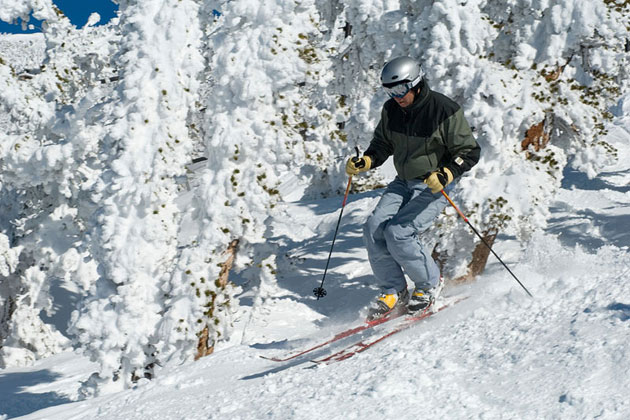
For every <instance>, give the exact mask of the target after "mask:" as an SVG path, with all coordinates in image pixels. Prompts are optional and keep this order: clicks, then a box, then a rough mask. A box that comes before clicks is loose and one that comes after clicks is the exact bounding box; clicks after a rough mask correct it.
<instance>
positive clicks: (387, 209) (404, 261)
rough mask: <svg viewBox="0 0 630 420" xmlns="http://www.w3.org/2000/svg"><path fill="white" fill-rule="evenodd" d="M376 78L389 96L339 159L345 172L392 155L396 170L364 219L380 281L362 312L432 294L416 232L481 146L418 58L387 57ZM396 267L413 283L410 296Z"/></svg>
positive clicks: (375, 312)
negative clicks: (363, 145) (363, 144)
mask: <svg viewBox="0 0 630 420" xmlns="http://www.w3.org/2000/svg"><path fill="white" fill-rule="evenodd" d="M381 83H382V85H383V87H384V88H385V91H386V92H387V94H388V95H389V96H390V98H391V99H389V100H388V101H387V102H385V104H384V105H383V109H382V111H381V120H380V122H379V123H378V125H377V127H376V129H375V131H374V135H373V138H372V141H371V142H370V146H369V147H368V149H367V150H366V151H365V153H364V155H363V157H361V158H360V159H356V158H354V159H352V158H350V159H348V161H347V164H346V172H347V173H348V175H356V174H358V173H360V172H364V171H367V170H369V169H373V168H376V167H378V166H380V165H382V164H383V163H384V162H385V160H387V158H388V157H389V156H390V155H393V159H394V166H395V168H396V172H397V176H396V178H395V179H394V180H393V181H392V182H391V183H390V184H389V185H388V186H387V189H386V190H385V192H384V193H383V196H382V197H381V199H380V201H379V202H378V204H377V205H376V208H375V209H374V211H373V213H372V214H371V216H370V217H369V218H368V220H367V222H366V223H365V226H364V232H363V233H364V234H363V237H364V241H365V245H366V248H367V252H368V258H369V261H370V265H371V267H372V272H373V273H374V277H376V279H377V280H378V282H380V285H381V287H382V289H383V291H382V293H381V294H380V295H379V296H378V298H377V299H376V302H375V303H374V304H373V305H371V307H370V308H369V311H368V320H375V319H379V318H382V317H384V316H387V315H389V314H392V313H402V312H404V311H405V310H408V311H409V312H412V313H413V312H418V311H421V310H425V309H428V308H429V307H430V306H431V305H432V304H433V302H435V299H436V297H437V296H438V294H439V293H440V290H441V287H442V279H441V275H440V270H439V268H438V266H437V264H436V262H435V261H434V260H433V258H432V257H431V253H430V251H429V250H428V249H426V248H425V247H424V246H423V245H422V243H421V242H420V238H419V235H420V234H422V232H424V231H425V230H426V229H428V228H429V227H430V226H431V224H432V223H433V221H434V220H435V219H436V218H437V216H438V215H439V214H440V212H441V211H442V210H443V209H444V207H445V206H446V205H447V201H446V199H445V197H444V196H443V195H442V194H440V192H441V191H442V189H444V188H446V191H449V190H450V189H451V188H452V186H453V184H452V182H453V180H454V179H456V178H457V177H459V176H460V175H462V174H463V173H464V172H466V171H468V170H469V169H470V168H472V167H473V166H474V165H475V164H476V163H477V162H478V161H479V154H480V147H479V145H478V144H477V141H476V140H475V138H474V137H473V135H472V132H471V129H470V126H469V125H468V122H467V121H466V119H465V117H464V113H463V111H462V109H461V107H460V106H459V105H458V104H456V103H455V102H453V101H452V100H451V99H449V98H447V97H446V96H444V95H442V94H440V93H437V92H434V91H432V90H431V89H429V86H428V85H427V82H426V81H425V79H424V72H423V70H422V66H421V65H420V63H418V62H417V61H415V60H413V59H412V58H409V57H398V58H395V59H393V60H391V61H390V62H388V63H387V64H386V65H385V66H384V67H383V70H382V72H381ZM403 272H404V273H406V274H407V276H408V277H409V278H410V279H411V280H412V282H413V283H415V289H414V291H413V292H412V294H411V296H409V292H408V290H407V282H406V280H405V277H404V274H403ZM406 306H407V308H405V307H406Z"/></svg>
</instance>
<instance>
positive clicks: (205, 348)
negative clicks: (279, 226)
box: [195, 239, 239, 360]
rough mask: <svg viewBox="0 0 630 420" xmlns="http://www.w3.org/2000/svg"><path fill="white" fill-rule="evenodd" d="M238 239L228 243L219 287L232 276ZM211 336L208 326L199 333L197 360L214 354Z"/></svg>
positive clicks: (226, 282)
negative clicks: (210, 340)
mask: <svg viewBox="0 0 630 420" xmlns="http://www.w3.org/2000/svg"><path fill="white" fill-rule="evenodd" d="M238 243H239V240H238V239H234V240H233V241H232V242H230V244H229V245H228V248H227V251H226V254H227V255H228V257H227V259H226V260H225V263H223V267H221V272H220V273H219V287H220V288H224V287H225V286H227V284H228V277H229V276H230V270H231V269H232V266H233V265H234V259H235V258H236V251H237V249H238ZM209 338H210V330H209V329H208V327H207V326H206V327H205V328H204V329H203V330H202V331H201V333H200V334H199V341H198V343H197V354H196V355H195V360H198V359H200V358H202V357H204V356H208V355H209V354H212V352H213V351H214V343H210V342H209Z"/></svg>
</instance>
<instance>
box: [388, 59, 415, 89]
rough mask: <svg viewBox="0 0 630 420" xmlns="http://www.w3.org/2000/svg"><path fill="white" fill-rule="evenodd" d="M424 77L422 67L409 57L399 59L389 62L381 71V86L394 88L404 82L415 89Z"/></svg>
mask: <svg viewBox="0 0 630 420" xmlns="http://www.w3.org/2000/svg"><path fill="white" fill-rule="evenodd" d="M423 77H424V71H422V66H421V65H420V63H418V62H417V61H415V60H413V59H411V58H409V57H397V58H394V59H393V60H391V61H389V62H388V63H387V64H385V66H384V67H383V71H381V84H383V86H385V87H392V86H394V85H397V84H399V83H402V82H406V83H409V84H410V85H411V87H415V86H416V85H418V83H420V81H421V80H422V78H423Z"/></svg>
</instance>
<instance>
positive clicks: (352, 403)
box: [0, 124, 630, 420]
mask: <svg viewBox="0 0 630 420" xmlns="http://www.w3.org/2000/svg"><path fill="white" fill-rule="evenodd" d="M622 132H625V135H622ZM612 133H613V134H611V136H614V138H615V139H616V140H614V144H615V145H616V146H619V147H620V151H621V150H623V151H624V152H623V153H627V152H628V149H627V144H628V141H629V140H630V125H624V124H620V125H618V126H617V127H616V130H614V131H612ZM609 140H611V141H613V139H609ZM627 162H628V160H625V161H620V162H619V163H616V164H615V165H613V166H611V167H609V168H607V170H608V171H610V172H614V173H615V178H613V180H615V181H618V180H619V178H621V177H623V178H624V179H625V180H626V185H627V181H628V180H630V165H628V163H627ZM568 178H569V180H568V181H567V182H566V188H565V189H563V190H562V191H561V194H560V195H559V198H558V202H557V204H556V206H555V207H554V210H553V212H552V213H553V217H552V222H551V224H550V227H549V228H548V231H547V232H541V233H539V234H537V235H536V236H535V237H534V238H533V239H532V241H531V242H530V243H529V244H528V246H527V247H526V248H523V247H521V246H520V245H519V244H518V242H516V241H514V240H510V239H509V238H503V240H501V241H498V242H497V244H496V246H495V250H496V252H497V253H498V254H499V255H501V256H502V258H503V259H504V260H505V261H506V263H507V264H509V266H511V267H512V269H513V271H514V272H515V274H516V275H517V276H518V277H519V278H520V279H521V280H522V281H523V282H524V283H525V284H526V286H527V287H528V288H529V289H530V290H531V291H532V293H533V295H534V296H535V298H534V299H529V298H528V297H527V296H526V295H525V294H524V292H523V291H522V290H521V289H520V288H519V286H518V285H517V284H516V283H515V282H514V281H513V279H512V278H511V277H510V276H509V275H508V274H507V272H506V271H505V270H504V269H503V268H502V267H501V266H500V265H499V264H498V263H497V261H496V260H492V261H491V262H490V264H489V266H488V268H487V270H486V272H485V273H484V274H483V275H482V276H480V277H479V278H478V280H477V281H476V282H475V283H473V284H469V285H462V286H452V285H451V286H450V287H447V289H446V290H445V294H446V295H464V296H470V297H469V298H468V299H467V300H466V301H464V302H461V303H459V304H457V305H456V306H454V307H452V308H449V309H446V310H444V311H443V312H440V313H438V314H436V315H434V316H433V317H432V318H430V320H428V321H427V322H424V323H420V324H419V325H417V326H416V327H414V328H412V329H410V330H408V331H405V332H403V333H400V334H398V335H397V336H396V337H395V338H392V339H390V340H389V341H385V342H383V343H382V344H381V345H377V346H375V347H374V348H372V349H370V350H369V351H366V352H365V353H362V354H359V355H356V356H355V357H353V358H351V359H349V360H346V361H343V362H340V363H337V364H332V365H328V366H326V365H313V364H312V363H311V362H310V361H309V360H310V357H308V358H303V359H297V360H296V361H292V362H284V363H277V362H272V361H268V360H264V359H261V358H260V357H259V356H262V355H264V356H277V355H282V354H285V353H286V352H288V351H289V350H290V349H292V348H304V347H305V346H306V345H307V344H309V343H316V342H318V341H320V340H323V339H325V338H326V337H329V336H331V335H332V334H333V333H334V332H337V331H339V330H341V329H343V328H345V326H347V325H348V324H352V323H356V322H358V319H359V316H360V312H361V310H362V308H363V306H364V305H365V304H366V303H367V302H368V301H369V299H371V296H373V290H371V289H370V288H369V287H366V284H367V283H368V282H366V281H365V280H367V277H368V273H369V267H368V266H367V262H366V259H365V254H364V250H363V247H362V245H361V241H360V239H359V235H360V229H361V222H362V220H364V218H365V216H366V214H367V213H368V212H369V210H370V208H371V207H372V206H373V205H374V204H375V200H376V199H377V198H378V193H374V192H371V193H362V194H355V195H353V196H351V200H350V202H349V203H348V204H347V208H346V209H345V212H344V218H343V221H342V227H341V230H340V236H339V238H338V242H337V244H338V248H337V251H336V252H334V254H333V269H332V270H331V272H330V273H329V276H328V278H327V284H326V285H325V288H327V290H328V296H326V297H325V298H323V299H321V300H320V301H316V300H315V299H314V298H313V297H309V293H310V291H309V289H311V288H312V287H314V286H315V285H316V284H317V282H318V281H319V280H320V277H319V276H320V275H321V272H322V269H323V265H324V263H325V259H326V257H327V253H328V245H329V243H330V242H329V240H330V238H327V237H326V236H330V234H331V233H332V232H333V231H334V224H335V221H336V218H337V215H338V205H339V203H338V201H339V198H338V197H335V198H330V199H324V200H316V201H308V200H306V201H304V200H302V201H297V202H294V203H287V204H284V207H285V208H284V211H283V214H282V217H277V218H275V219H274V222H273V228H272V229H273V234H272V235H270V236H271V238H270V240H271V241H273V242H274V243H277V244H279V245H280V248H279V252H278V255H281V254H283V253H288V255H287V257H286V259H285V263H284V264H286V266H282V265H280V266H279V270H280V271H281V272H280V274H279V276H278V280H277V285H276V287H275V289H274V290H270V291H267V293H268V295H269V297H270V298H269V300H268V301H267V304H266V305H265V306H264V308H263V307H259V308H255V309H253V311H252V315H253V316H252V319H250V320H249V321H248V322H247V325H241V326H240V328H241V329H242V335H241V338H240V342H235V343H233V345H232V346H229V347H227V348H224V349H222V350H220V351H217V352H216V353H215V354H213V355H211V356H208V357H205V358H203V359H200V360H199V361H197V362H189V363H185V364H182V365H180V366H171V367H168V368H165V369H164V371H162V372H160V375H159V377H158V378H157V379H155V380H153V381H141V382H140V383H138V384H137V386H136V387H135V388H134V389H131V390H127V391H123V392H119V393H114V394H110V395H105V396H101V397H96V398H93V399H90V400H86V401H79V402H70V401H71V400H73V399H74V398H75V397H76V395H75V394H74V392H75V391H76V390H77V389H78V386H79V381H80V380H84V379H86V377H87V376H88V375H89V374H90V373H91V365H90V363H89V362H87V361H86V360H84V359H83V358H82V357H80V356H78V355H76V354H74V353H63V354H61V355H58V356H53V357H51V358H48V359H44V360H42V361H40V362H37V363H36V364H35V365H33V366H32V367H30V368H9V369H5V370H4V371H2V372H1V373H0V390H1V391H2V392H0V395H1V397H0V407H3V411H4V413H5V414H7V415H8V418H14V417H19V416H20V415H23V417H19V418H23V419H29V420H34V419H111V418H126V419H129V420H133V419H146V418H152V419H156V420H159V419H175V418H181V419H190V420H192V419H219V418H230V419H251V418H274V419H315V418H330V419H376V418H383V417H388V418H389V417H391V418H400V419H410V420H411V419H416V418H418V416H419V414H418V413H419V412H421V413H424V414H423V415H425V416H429V417H433V418H514V419H516V418H518V419H522V418H558V419H578V418H584V419H586V418H596V417H597V418H605V419H621V418H625V417H627V416H628V415H629V414H630V402H628V399H627V395H628V390H630V362H629V361H628V359H627V357H626V355H627V354H628V352H629V351H630V340H629V338H630V302H629V301H628V299H626V298H625V297H627V296H628V295H629V293H630V282H628V278H629V276H630V264H629V263H628V261H630V259H629V257H630V255H629V254H630V253H629V248H628V246H629V245H630V237H628V235H627V229H626V228H625V227H626V226H628V224H627V220H628V218H630V193H629V192H628V190H627V187H626V188H624V189H625V191H624V192H619V191H613V189H614V188H616V187H615V185H614V184H608V181H607V179H606V178H604V179H596V180H588V179H584V180H579V179H578V180H576V183H578V181H579V184H580V185H579V186H576V185H574V184H570V182H571V180H572V178H571V176H569V177H568ZM601 183H603V184H605V185H607V186H609V187H610V188H608V189H607V188H601V185H600V184H601ZM594 187H597V188H595V189H593V188H594ZM587 201H588V204H587ZM587 209H588V213H587V215H586V216H584V220H583V222H582V223H577V222H576V223H572V224H567V223H568V222H567V221H566V220H565V218H566V217H568V215H570V214H580V212H584V211H586V210H587ZM573 217H576V218H577V217H578V216H573ZM462 227H463V225H462ZM593 231H596V232H597V233H596V234H594V233H593ZM588 238H590V240H591V242H590V243H589V242H585V240H586V239H588ZM595 240H597V243H594V242H595ZM239 322H241V323H246V321H244V320H240V321H239ZM327 351H328V352H330V351H331V350H325V351H323V352H322V353H321V354H327V353H326V352H327ZM313 357H314V356H313ZM35 409H39V410H38V411H34V410H35Z"/></svg>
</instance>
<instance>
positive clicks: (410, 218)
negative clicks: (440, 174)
mask: <svg viewBox="0 0 630 420" xmlns="http://www.w3.org/2000/svg"><path fill="white" fill-rule="evenodd" d="M451 188H452V185H449V186H448V187H447V188H446V191H447V192H448V191H449V190H450V189H451ZM446 204H447V201H446V199H445V198H444V196H443V195H442V194H441V193H437V194H432V193H431V190H430V189H429V187H427V185H426V184H424V183H423V182H422V181H420V180H412V181H403V180H402V179H400V178H398V177H396V178H395V179H394V180H393V181H392V182H391V183H390V184H389V185H388V186H387V189H386V190H385V193H383V196H382V197H381V199H380V201H379V202H378V204H377V205H376V208H375V209H374V212H373V213H372V215H371V216H370V217H369V218H368V220H367V222H366V223H365V225H364V227H363V239H364V241H365V246H366V248H367V252H368V259H369V261H370V265H371V266H372V272H373V273H374V276H375V277H376V279H377V280H378V282H379V283H380V284H379V285H380V286H381V287H382V288H383V289H384V290H388V289H396V291H401V290H403V289H405V288H406V287H407V282H406V281H405V277H404V275H403V271H404V273H406V274H407V276H409V278H410V279H411V280H412V281H413V282H414V283H415V285H416V287H419V288H422V289H428V288H431V287H434V286H436V285H437V284H438V281H439V278H440V269H439V268H438V266H437V264H436V263H435V261H434V260H433V258H432V257H431V250H429V249H426V247H425V246H424V245H422V243H421V242H420V239H419V235H421V234H422V233H423V232H424V231H425V230H427V229H428V228H429V227H430V226H431V225H432V224H433V222H434V221H435V219H436V218H437V216H438V215H439V214H440V212H441V211H442V210H443V209H444V207H445V206H446Z"/></svg>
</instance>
